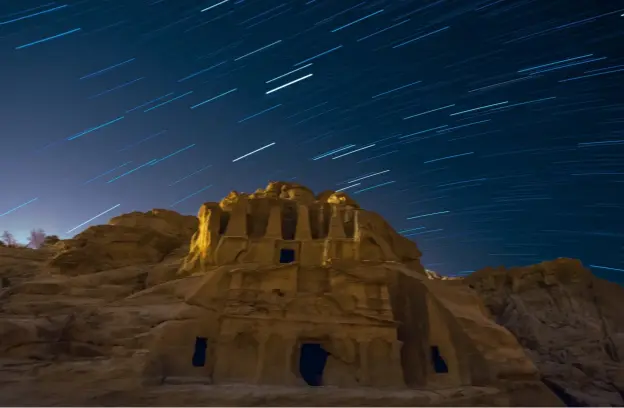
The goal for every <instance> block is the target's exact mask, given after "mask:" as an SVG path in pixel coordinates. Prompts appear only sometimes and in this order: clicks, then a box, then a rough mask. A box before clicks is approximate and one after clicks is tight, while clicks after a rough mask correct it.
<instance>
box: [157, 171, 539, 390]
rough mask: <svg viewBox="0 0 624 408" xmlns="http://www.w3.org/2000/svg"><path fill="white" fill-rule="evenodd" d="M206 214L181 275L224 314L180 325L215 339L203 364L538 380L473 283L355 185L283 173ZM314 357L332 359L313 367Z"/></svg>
mask: <svg viewBox="0 0 624 408" xmlns="http://www.w3.org/2000/svg"><path fill="white" fill-rule="evenodd" d="M198 218H199V228H198V231H197V233H196V234H195V235H194V237H193V240H192V242H191V247H190V251H189V255H188V256H187V258H186V260H185V262H184V263H183V265H182V267H181V268H180V272H179V273H180V276H189V275H191V276H189V278H192V279H196V280H197V281H196V283H195V284H194V286H195V288H194V292H193V294H192V295H189V297H187V302H188V303H191V304H194V305H201V306H202V307H204V308H205V309H207V310H211V311H212V314H211V317H210V318H209V320H208V321H206V323H204V324H203V325H202V326H201V327H198V326H197V325H193V324H192V323H190V322H189V323H188V324H183V323H181V325H183V326H185V328H184V329H181V328H178V330H179V332H178V336H180V335H182V333H185V334H184V337H186V340H184V341H186V342H190V341H192V339H194V338H196V337H199V338H201V339H204V340H201V342H202V344H203V342H205V343H206V346H205V349H206V350H207V351H205V352H202V353H203V354H202V355H204V354H205V358H204V360H203V364H204V365H203V366H202V367H204V368H202V370H203V371H202V372H204V373H205V375H207V376H210V377H211V378H212V380H213V381H215V382H217V383H219V382H231V381H239V382H250V383H264V384H282V385H288V384H290V385H296V384H302V383H304V381H305V382H308V383H309V384H311V383H322V384H325V385H335V386H344V387H351V386H358V385H364V386H373V387H387V386H391V387H397V386H398V387H405V386H414V387H425V386H427V387H448V386H450V387H453V386H464V385H484V384H491V383H494V382H500V381H505V379H507V378H514V379H518V378H521V379H524V380H526V381H534V380H535V379H536V378H537V371H536V369H535V366H534V365H533V364H532V363H531V362H530V360H529V359H528V358H527V357H526V355H525V354H524V352H523V350H522V348H521V347H520V346H519V344H518V343H517V341H516V340H515V338H514V337H513V336H512V335H511V334H510V333H509V332H508V331H507V330H505V329H504V328H503V327H501V326H498V325H496V324H495V323H494V322H493V321H491V320H490V318H489V317H488V315H487V313H486V312H485V311H484V308H483V306H482V305H481V303H480V301H479V299H478V297H477V296H476V294H475V293H474V292H473V291H471V290H470V289H469V288H467V287H466V286H465V285H461V284H459V283H457V284H454V283H452V282H446V281H444V282H443V281H435V280H431V279H430V278H429V277H428V276H427V274H426V273H425V271H424V269H423V268H422V266H421V264H420V261H419V258H420V255H421V254H420V252H419V251H418V248H417V247H416V244H415V243H413V242H412V241H409V240H407V239H405V238H403V237H402V236H400V235H399V234H397V233H396V232H395V231H394V230H393V229H392V228H391V227H390V226H389V225H388V224H387V223H386V222H385V221H384V220H383V219H382V218H381V217H380V216H379V215H377V214H375V213H372V212H368V211H365V210H363V209H360V208H359V207H358V205H357V203H355V201H353V200H352V199H351V198H350V197H348V196H347V195H346V194H344V193H334V192H324V193H322V194H321V195H319V196H314V195H313V193H312V192H311V191H310V190H309V189H307V188H305V187H302V186H299V185H293V184H288V183H271V184H269V186H268V187H267V188H266V189H264V190H257V191H256V192H255V193H253V194H250V195H247V194H243V193H237V192H233V193H230V194H229V195H228V196H227V197H226V198H225V199H224V200H223V201H222V202H221V203H206V204H204V205H203V206H202V208H201V209H200V211H199V214H198ZM189 278H187V279H189ZM163 346H164V348H162V350H168V349H170V350H172V351H171V352H165V354H166V355H167V356H168V357H166V359H172V360H178V359H180V358H181V357H175V353H176V352H175V351H174V350H178V348H177V346H174V345H172V344H169V345H164V344H163ZM201 347H203V346H201ZM201 347H200V348H201ZM314 353H317V355H316V357H315V356H314ZM323 353H325V354H323ZM308 356H311V357H310V358H311V359H312V360H314V359H316V360H315V361H317V362H318V361H319V360H322V362H324V363H319V364H320V366H319V367H312V368H311V367H308V366H307V364H308V363H306V358H308ZM310 364H311V363H310ZM170 366H183V362H182V361H180V362H178V363H176V364H170ZM306 367H307V368H306ZM308 369H309V370H311V372H312V374H310V373H308V374H306V372H305V371H306V370H308ZM306 375H307V376H308V377H306ZM538 388H539V387H538ZM542 388H543V387H542ZM542 388H539V389H542ZM544 392H545V393H546V395H550V394H549V392H548V391H544Z"/></svg>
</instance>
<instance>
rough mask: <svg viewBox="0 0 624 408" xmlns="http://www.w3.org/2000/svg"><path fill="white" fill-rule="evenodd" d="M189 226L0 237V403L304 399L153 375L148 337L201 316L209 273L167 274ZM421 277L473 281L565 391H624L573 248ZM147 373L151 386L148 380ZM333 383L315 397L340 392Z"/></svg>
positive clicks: (605, 312) (141, 224) (592, 398)
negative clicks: (22, 244) (52, 240)
mask: <svg viewBox="0 0 624 408" xmlns="http://www.w3.org/2000/svg"><path fill="white" fill-rule="evenodd" d="M196 229H197V218H196V217H188V216H182V215H180V214H177V213H175V212H171V211H167V210H153V211H150V212H147V213H132V214H126V215H123V216H120V217H116V218H114V219H113V220H111V221H110V223H109V224H108V225H101V226H95V227H91V228H89V229H87V230H85V231H84V232H83V233H81V234H78V235H77V236H76V237H74V238H73V239H71V240H64V241H60V242H58V243H57V244H55V245H53V246H51V247H47V248H44V249H40V250H32V249H25V248H6V247H0V280H1V282H2V288H1V289H0V405H42V404H43V405H128V404H137V405H145V404H147V405H185V404H187V405H193V404H194V405H211V404H212V405H215V404H216V405H267V404H269V405H270V404H271V403H273V404H276V405H280V404H281V405H298V404H299V405H301V404H305V403H306V401H308V402H307V403H309V401H311V400H310V399H309V398H312V396H310V395H308V394H298V395H292V390H290V391H289V390H273V391H271V395H270V396H267V395H265V394H262V393H260V394H259V391H258V390H257V389H252V388H249V389H247V388H245V389H240V390H238V391H236V392H237V393H240V398H238V397H237V398H238V399H232V398H233V397H232V392H231V391H228V390H229V389H228V388H227V387H225V388H218V389H217V388H215V393H216V394H215V397H214V399H212V400H210V401H206V400H201V399H197V398H198V397H192V395H193V393H192V392H190V393H189V391H192V387H193V386H194V385H192V384H191V385H189V384H188V383H187V384H185V385H183V386H180V385H177V386H176V387H177V388H175V389H169V388H167V387H169V385H168V384H171V383H175V382H176V381H177V379H175V378H169V379H164V378H161V377H159V374H158V373H160V372H162V370H160V369H159V368H158V367H156V366H155V364H157V363H155V362H154V361H153V360H152V359H151V358H150V355H149V352H146V350H149V349H153V348H154V347H156V348H157V347H159V346H158V345H159V344H164V343H167V342H168V341H170V340H171V339H170V338H169V337H171V336H175V333H176V330H177V329H176V328H182V327H184V324H186V323H187V322H189V321H193V319H198V318H199V317H198V316H201V314H200V313H199V311H200V307H201V302H202V299H203V298H204V297H206V294H205V293H201V291H200V290H199V289H198V288H201V287H209V286H207V285H203V283H202V282H201V279H202V277H200V276H198V277H189V278H185V279H184V280H183V281H182V280H180V279H179V278H180V276H179V275H178V274H177V272H178V270H179V268H180V265H181V264H182V262H183V260H184V257H185V256H186V255H187V253H188V251H189V242H190V241H191V237H192V235H193V233H194V231H195V230H196ZM427 277H428V278H429V279H435V280H440V281H441V282H440V284H443V283H444V282H448V284H453V285H457V284H459V285H461V284H465V285H468V286H469V287H470V288H472V289H473V290H474V291H475V292H476V293H477V294H478V295H479V296H480V297H481V299H482V301H483V303H484V304H485V305H486V306H487V308H488V309H489V311H490V312H491V314H492V316H493V318H494V319H495V320H496V321H497V322H498V323H499V324H501V325H503V326H505V327H506V328H507V329H508V330H509V331H511V332H512V333H513V334H514V335H515V336H516V337H517V338H518V340H519V341H520V343H521V344H522V346H523V347H524V349H525V350H526V352H527V354H528V355H529V356H530V357H531V359H532V360H533V361H534V362H535V364H536V365H537V367H538V369H539V370H540V372H541V375H542V380H543V381H544V383H545V384H546V385H548V386H549V387H550V388H551V389H552V390H553V391H554V392H555V393H556V394H557V395H558V396H559V398H560V399H561V400H562V401H564V402H565V403H566V404H567V405H570V406H575V405H580V406H592V405H593V406H596V405H601V406H606V405H612V406H622V405H624V398H623V396H624V364H622V361H621V359H622V358H624V313H623V312H622V310H624V289H623V288H622V287H621V286H618V285H616V284H612V283H610V282H607V281H604V280H601V279H598V278H596V277H594V276H593V275H592V274H591V273H590V272H589V271H588V270H587V269H585V268H583V266H582V265H581V263H580V262H579V261H576V260H571V259H558V260H555V261H550V262H544V263H541V264H539V265H534V266H529V267H523V268H512V269H485V270H481V271H478V272H475V273H474V274H473V275H471V276H469V277H467V278H465V279H452V280H444V279H442V278H441V277H439V276H437V275H436V274H435V273H428V274H427ZM202 285H203V286H202ZM466 289H467V290H469V289H468V288H466ZM211 290H216V289H215V288H213V289H211ZM180 352H186V351H185V350H184V351H183V350H181V351H180ZM198 381H199V382H202V381H205V379H198ZM150 384H159V385H160V388H159V389H160V391H150V392H149V393H148V392H147V391H146V389H145V386H146V385H150ZM180 387H182V388H180ZM184 387H186V388H184ZM189 387H191V388H189ZM166 390H170V391H168V392H167V393H166V395H165V391H166ZM330 391H331V390H330ZM330 391H323V392H327V393H328V394H327V395H326V396H323V397H322V398H321V399H318V398H320V397H319V396H318V395H316V396H315V397H314V398H317V399H315V400H314V401H315V402H317V403H318V404H320V403H321V402H322V404H325V405H331V404H338V405H343V404H344V400H340V399H336V398H338V396H337V395H335V394H331V392H330ZM309 392H312V391H309ZM309 392H308V391H306V393H309ZM315 392H316V391H315ZM319 392H320V391H319ZM237 395H239V394H237ZM194 398H195V399H194ZM353 398H356V399H358V401H360V402H361V403H362V404H363V405H364V404H372V405H377V406H379V405H387V406H409V405H449V404H450V405H482V406H488V405H506V404H509V400H508V399H507V400H505V398H503V396H501V395H499V394H497V391H496V389H491V388H488V387H482V388H479V387H472V388H470V389H466V390H463V391H461V392H456V393H454V394H452V395H442V394H441V393H440V392H438V393H435V392H429V391H427V392H424V391H423V392H416V391H414V392H410V393H403V394H396V393H392V394H390V393H387V394H380V393H379V392H377V393H376V394H374V395H373V394H370V395H369V394H366V395H365V394H362V395H359V394H358V395H357V396H354V397H353ZM319 401H320V402H319ZM524 401H525V402H523V404H527V405H528V404H530V403H531V400H530V398H529V399H525V400H524Z"/></svg>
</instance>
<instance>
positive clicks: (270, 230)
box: [264, 203, 282, 239]
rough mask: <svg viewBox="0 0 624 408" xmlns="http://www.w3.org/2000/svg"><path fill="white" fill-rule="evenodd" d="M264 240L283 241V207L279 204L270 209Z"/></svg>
mask: <svg viewBox="0 0 624 408" xmlns="http://www.w3.org/2000/svg"><path fill="white" fill-rule="evenodd" d="M264 238H274V239H282V207H281V206H280V205H279V203H277V204H273V205H271V208H270V209H269V221H268V222H267V227H266V231H265V233H264Z"/></svg>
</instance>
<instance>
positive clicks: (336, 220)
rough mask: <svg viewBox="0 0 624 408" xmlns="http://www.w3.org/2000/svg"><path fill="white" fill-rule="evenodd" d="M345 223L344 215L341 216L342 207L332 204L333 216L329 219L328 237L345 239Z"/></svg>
mask: <svg viewBox="0 0 624 408" xmlns="http://www.w3.org/2000/svg"><path fill="white" fill-rule="evenodd" d="M346 237H347V235H346V234H345V230H344V225H343V222H342V217H340V207H338V206H337V205H332V206H331V218H330V220H329V231H327V239H336V238H338V239H345V238H346Z"/></svg>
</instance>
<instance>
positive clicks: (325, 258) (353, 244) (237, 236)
mask: <svg viewBox="0 0 624 408" xmlns="http://www.w3.org/2000/svg"><path fill="white" fill-rule="evenodd" d="M198 218H199V223H200V225H199V229H198V231H197V233H196V234H195V236H194V238H193V241H192V244H191V247H192V248H191V253H190V255H189V258H188V260H187V261H188V262H187V265H186V268H187V269H188V270H194V269H195V268H196V267H197V265H196V263H199V264H200V265H203V266H207V265H232V264H240V263H255V264H259V265H278V264H283V263H291V262H294V263H295V264H297V265H299V266H302V267H307V266H321V265H325V264H327V262H329V260H331V259H341V260H348V261H395V262H403V263H409V262H412V261H418V260H419V259H420V256H421V254H420V252H419V251H418V248H417V247H416V245H415V244H414V243H413V242H411V241H409V240H407V239H405V238H403V237H402V236H400V235H399V234H397V233H396V232H395V231H394V230H393V229H392V228H391V227H390V226H389V225H388V224H387V223H386V222H385V221H384V220H383V219H382V218H381V217H380V216H379V215H377V214H375V213H372V212H368V211H365V210H362V209H360V208H359V207H358V206H357V204H356V203H355V201H354V200H352V199H351V198H350V197H348V196H347V195H346V194H344V193H340V192H339V193H331V194H328V193H324V194H322V196H319V197H318V198H317V197H315V196H314V194H313V193H312V192H311V191H310V190H309V189H307V188H306V187H303V186H300V185H295V184H288V183H270V184H269V186H268V187H267V188H266V189H264V190H257V191H256V192H255V193H253V194H251V195H247V194H244V193H243V194H239V193H237V192H232V193H230V194H229V195H228V196H227V197H226V198H225V199H223V200H222V201H221V203H206V204H204V205H203V206H202V208H201V209H200V211H199V214H198ZM291 258H292V259H291ZM415 266H417V268H416V269H418V271H419V272H423V270H422V268H421V267H420V265H419V263H418V264H415ZM200 268H201V266H200Z"/></svg>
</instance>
